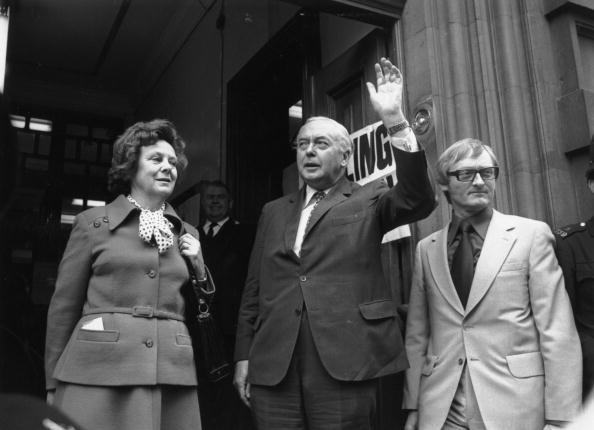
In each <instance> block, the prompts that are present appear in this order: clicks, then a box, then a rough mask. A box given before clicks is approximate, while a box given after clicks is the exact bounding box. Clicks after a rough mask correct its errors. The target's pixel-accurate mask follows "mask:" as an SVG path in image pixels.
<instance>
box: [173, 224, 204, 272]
mask: <svg viewBox="0 0 594 430" xmlns="http://www.w3.org/2000/svg"><path fill="white" fill-rule="evenodd" d="M179 252H180V253H181V255H183V256H184V257H186V258H187V259H189V260H190V262H191V263H192V266H193V267H194V269H195V270H196V275H197V276H198V278H199V279H204V278H206V269H205V268H204V257H203V256H202V248H201V247H200V241H199V240H198V239H196V238H195V237H194V236H192V235H191V234H190V233H186V234H184V235H183V236H182V237H180V238H179Z"/></svg>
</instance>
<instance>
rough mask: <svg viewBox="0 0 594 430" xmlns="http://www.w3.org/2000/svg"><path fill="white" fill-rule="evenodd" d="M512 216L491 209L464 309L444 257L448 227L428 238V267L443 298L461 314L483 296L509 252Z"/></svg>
mask: <svg viewBox="0 0 594 430" xmlns="http://www.w3.org/2000/svg"><path fill="white" fill-rule="evenodd" d="M513 220H514V218H513V217H510V216H507V215H505V214H502V213H500V212H497V211H496V210H494V211H493V216H492V218H491V222H490V223H489V228H488V230H487V234H486V236H485V242H484V243H483V248H482V250H481V256H480V258H479V260H478V262H477V265H476V269H475V272H474V278H473V280H472V286H471V288H470V295H469V296H468V302H467V304H466V309H464V307H463V306H462V303H461V302H460V297H459V296H458V293H457V292H456V287H455V286H454V282H453V281H452V275H451V273H450V268H449V265H448V260H447V255H448V251H447V239H448V227H445V228H443V229H441V230H440V231H438V232H437V233H436V234H435V236H434V237H433V238H432V239H431V243H430V244H429V247H428V250H427V257H428V259H429V267H430V268H431V274H432V276H433V279H434V280H435V284H436V285H437V287H438V288H439V290H440V291H441V293H442V295H443V296H444V298H445V299H446V301H447V302H448V303H449V304H450V306H452V307H453V308H454V309H456V311H458V313H460V314H461V315H465V314H466V315H468V314H469V313H470V312H471V311H472V310H473V309H474V308H475V307H476V305H477V304H478V303H479V302H480V301H481V299H482V298H483V297H484V296H485V294H486V293H487V291H488V290H489V288H490V287H491V285H492V284H493V281H494V280H495V277H496V276H497V273H499V269H500V268H501V266H502V265H503V263H504V262H505V259H506V258H507V256H508V255H509V252H510V250H511V248H512V247H513V245H514V243H515V241H516V233H515V228H516V225H515V223H514V221H513Z"/></svg>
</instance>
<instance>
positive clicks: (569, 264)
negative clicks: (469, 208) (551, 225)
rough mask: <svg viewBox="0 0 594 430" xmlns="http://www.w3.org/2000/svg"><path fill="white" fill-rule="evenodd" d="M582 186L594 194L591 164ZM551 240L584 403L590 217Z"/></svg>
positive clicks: (593, 342) (593, 368)
mask: <svg viewBox="0 0 594 430" xmlns="http://www.w3.org/2000/svg"><path fill="white" fill-rule="evenodd" d="M590 154H591V158H592V159H594V136H593V137H592V142H591V143H590ZM586 185H587V187H588V191H589V192H591V193H592V194H594V164H593V162H592V160H591V161H590V165H589V166H588V168H587V169H586ZM593 197H594V196H590V198H593ZM593 215H594V214H593ZM555 237H556V239H557V258H559V264H560V265H561V268H562V269H563V276H564V277H565V288H566V289H567V293H568V294H569V299H570V301H571V305H572V306H573V316H574V318H575V325H576V326H577V330H578V334H579V336H580V343H581V345H582V356H583V359H584V373H583V379H584V381H583V399H584V401H585V400H586V398H587V396H588V395H589V394H590V393H591V392H592V389H593V387H594V216H593V217H592V218H590V219H589V220H587V221H582V222H579V223H576V224H570V225H568V226H565V227H563V228H560V229H557V230H556V231H555Z"/></svg>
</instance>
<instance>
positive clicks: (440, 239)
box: [427, 227, 464, 315]
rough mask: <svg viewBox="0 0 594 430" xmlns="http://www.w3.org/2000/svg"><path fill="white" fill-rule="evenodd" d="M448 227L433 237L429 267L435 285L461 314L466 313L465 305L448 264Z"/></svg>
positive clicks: (428, 255) (429, 252) (428, 256)
mask: <svg viewBox="0 0 594 430" xmlns="http://www.w3.org/2000/svg"><path fill="white" fill-rule="evenodd" d="M447 240H448V227H444V228H442V229H441V230H439V231H438V232H437V233H436V234H435V235H434V236H433V237H432V238H431V242H430V243H429V246H428V249H427V258H428V259H429V267H430V268H431V274H432V276H433V279H434V281H435V285H437V288H438V289H439V290H440V291H441V294H442V295H443V297H444V298H445V300H446V301H447V302H448V303H449V304H450V306H451V307H453V308H454V309H455V310H456V311H457V312H458V313H459V314H460V315H464V307H463V306H462V302H461V301H460V297H458V293H457V292H456V287H455V286H454V282H453V281H452V275H451V274H450V267H449V265H448V249H447V245H448V244H447Z"/></svg>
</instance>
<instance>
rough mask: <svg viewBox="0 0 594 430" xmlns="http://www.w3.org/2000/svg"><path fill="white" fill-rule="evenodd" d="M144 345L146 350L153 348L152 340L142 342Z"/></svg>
mask: <svg viewBox="0 0 594 430" xmlns="http://www.w3.org/2000/svg"><path fill="white" fill-rule="evenodd" d="M144 344H145V345H146V347H147V348H152V347H153V340H152V339H147V340H145V341H144Z"/></svg>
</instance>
